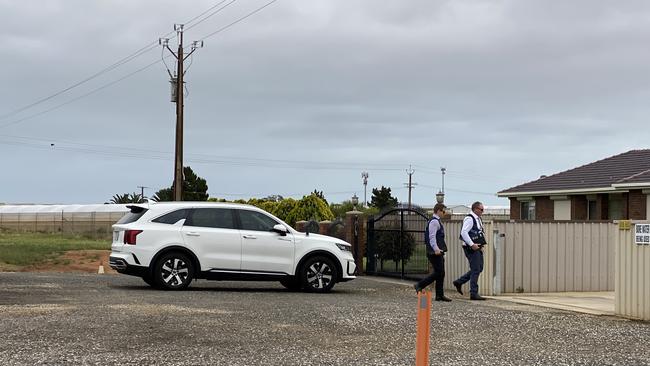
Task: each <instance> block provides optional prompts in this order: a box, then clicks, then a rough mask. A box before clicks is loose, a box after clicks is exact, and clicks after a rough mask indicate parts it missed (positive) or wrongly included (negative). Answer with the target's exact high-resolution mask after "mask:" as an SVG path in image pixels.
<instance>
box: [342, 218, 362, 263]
mask: <svg viewBox="0 0 650 366" xmlns="http://www.w3.org/2000/svg"><path fill="white" fill-rule="evenodd" d="M361 221H363V212H360V211H356V210H353V211H348V212H346V213H345V226H344V227H345V241H347V242H348V243H350V244H352V255H353V256H354V263H355V265H356V266H357V273H359V274H361V273H363V247H362V245H361V240H360V238H361V230H362V228H363V224H362V223H360V222H361Z"/></svg>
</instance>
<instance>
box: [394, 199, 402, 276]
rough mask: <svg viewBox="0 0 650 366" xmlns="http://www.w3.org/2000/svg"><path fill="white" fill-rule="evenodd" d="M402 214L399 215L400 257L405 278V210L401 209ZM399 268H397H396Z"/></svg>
mask: <svg viewBox="0 0 650 366" xmlns="http://www.w3.org/2000/svg"><path fill="white" fill-rule="evenodd" d="M399 213H400V215H399V221H400V223H399V259H400V262H401V264H402V274H401V276H400V278H401V279H404V246H403V245H404V243H403V241H404V240H403V236H404V210H400V212H399ZM395 269H397V268H395Z"/></svg>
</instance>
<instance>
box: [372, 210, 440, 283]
mask: <svg viewBox="0 0 650 366" xmlns="http://www.w3.org/2000/svg"><path fill="white" fill-rule="evenodd" d="M428 222H429V218H428V217H427V215H426V214H424V213H423V212H420V211H418V210H415V209H408V208H395V209H391V210H389V211H386V212H383V213H381V214H379V216H377V217H374V216H370V217H369V218H368V226H367V230H368V233H367V234H368V235H367V240H368V242H367V246H366V248H367V249H366V273H368V274H374V275H384V276H391V277H400V278H410V279H418V278H421V277H422V276H423V275H425V274H426V273H428V270H429V261H428V260H427V255H426V254H427V253H426V245H425V243H424V232H425V229H426V226H427V223H428Z"/></svg>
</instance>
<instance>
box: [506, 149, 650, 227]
mask: <svg viewBox="0 0 650 366" xmlns="http://www.w3.org/2000/svg"><path fill="white" fill-rule="evenodd" d="M498 196H499V197H508V199H509V200H510V219H511V220H542V221H561V220H620V219H630V220H646V219H649V218H650V212H649V210H650V149H649V150H631V151H628V152H626V153H622V154H619V155H615V156H612V157H609V158H606V159H603V160H599V161H596V162H593V163H590V164H587V165H583V166H580V167H577V168H574V169H570V170H567V171H564V172H561V173H557V174H554V175H550V176H541V177H540V178H539V179H537V180H535V181H532V182H528V183H524V184H521V185H518V186H516V187H512V188H508V189H506V190H503V191H501V192H499V193H498Z"/></svg>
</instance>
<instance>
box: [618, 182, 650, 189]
mask: <svg viewBox="0 0 650 366" xmlns="http://www.w3.org/2000/svg"><path fill="white" fill-rule="evenodd" d="M612 187H614V188H648V187H650V183H615V184H612Z"/></svg>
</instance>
